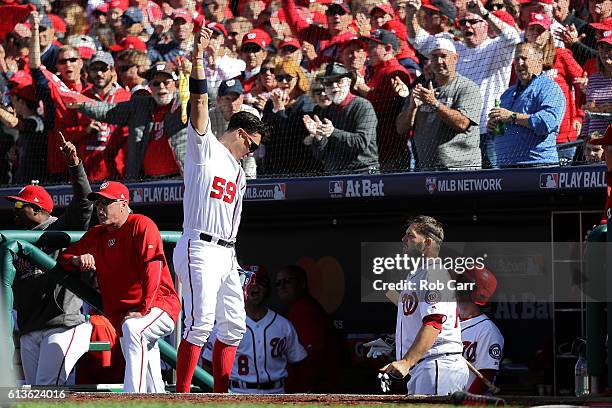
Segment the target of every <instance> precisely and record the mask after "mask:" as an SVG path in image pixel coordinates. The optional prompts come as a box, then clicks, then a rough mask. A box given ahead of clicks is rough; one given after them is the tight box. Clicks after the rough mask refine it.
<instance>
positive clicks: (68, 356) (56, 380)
mask: <svg viewBox="0 0 612 408" xmlns="http://www.w3.org/2000/svg"><path fill="white" fill-rule="evenodd" d="M91 331H92V326H91V324H89V323H87V322H86V323H81V324H79V325H78V326H74V327H56V328H53V329H45V330H36V331H33V332H30V333H27V334H24V335H22V336H21V337H20V339H19V343H20V347H21V350H20V351H21V364H22V365H23V373H24V375H25V382H26V384H30V385H72V384H74V375H72V376H70V373H71V372H72V369H73V368H74V365H75V364H76V362H77V361H78V360H79V358H81V356H82V355H83V354H85V353H86V352H87V351H88V350H89V341H90V339H91Z"/></svg>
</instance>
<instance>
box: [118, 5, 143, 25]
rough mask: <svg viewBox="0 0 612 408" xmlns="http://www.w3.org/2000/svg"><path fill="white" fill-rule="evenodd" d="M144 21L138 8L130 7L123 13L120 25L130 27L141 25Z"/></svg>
mask: <svg viewBox="0 0 612 408" xmlns="http://www.w3.org/2000/svg"><path fill="white" fill-rule="evenodd" d="M143 21H144V16H143V15H142V11H140V9H139V8H138V7H130V8H128V9H127V10H125V11H124V12H123V15H122V16H121V23H123V24H124V25H127V26H129V25H132V24H138V23H142V22H143Z"/></svg>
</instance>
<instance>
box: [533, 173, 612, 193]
mask: <svg viewBox="0 0 612 408" xmlns="http://www.w3.org/2000/svg"><path fill="white" fill-rule="evenodd" d="M598 187H606V176H605V173H604V172H603V171H585V172H558V173H542V174H540V188H542V189H559V188H598Z"/></svg>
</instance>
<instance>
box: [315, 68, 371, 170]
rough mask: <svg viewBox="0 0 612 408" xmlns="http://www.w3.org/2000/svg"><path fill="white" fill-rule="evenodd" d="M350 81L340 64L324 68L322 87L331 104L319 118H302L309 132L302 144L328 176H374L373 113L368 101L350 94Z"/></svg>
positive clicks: (348, 75) (345, 70)
mask: <svg viewBox="0 0 612 408" xmlns="http://www.w3.org/2000/svg"><path fill="white" fill-rule="evenodd" d="M351 78H352V74H351V72H350V71H349V70H348V69H346V67H344V66H343V65H342V64H339V63H331V64H328V65H327V67H326V68H325V76H324V77H323V84H324V86H325V93H326V94H327V95H328V96H329V98H330V99H331V101H332V104H333V105H331V106H329V107H327V108H324V109H322V110H321V111H320V115H321V117H320V118H319V117H318V116H317V115H314V116H312V117H311V116H309V115H304V117H303V121H304V125H305V126H306V130H307V131H308V133H309V135H308V136H307V137H306V138H305V139H304V143H305V144H307V145H310V148H311V151H312V153H313V155H314V156H315V158H316V159H318V160H320V161H322V162H323V166H324V169H325V171H326V172H328V173H337V172H347V171H350V172H353V173H370V174H371V173H377V172H378V171H379V169H380V165H379V163H378V148H377V145H376V126H377V123H378V121H377V119H376V113H375V112H374V108H373V107H372V104H371V103H370V102H369V101H368V100H367V99H364V98H362V97H360V96H355V95H353V94H352V93H351V92H350V90H351V81H352V79H351Z"/></svg>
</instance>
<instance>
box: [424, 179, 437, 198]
mask: <svg viewBox="0 0 612 408" xmlns="http://www.w3.org/2000/svg"><path fill="white" fill-rule="evenodd" d="M425 188H427V191H428V192H429V194H433V193H434V191H436V190H437V189H438V178H437V177H427V178H425Z"/></svg>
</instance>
